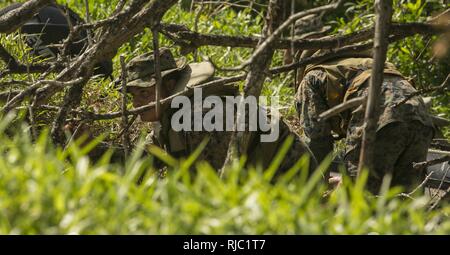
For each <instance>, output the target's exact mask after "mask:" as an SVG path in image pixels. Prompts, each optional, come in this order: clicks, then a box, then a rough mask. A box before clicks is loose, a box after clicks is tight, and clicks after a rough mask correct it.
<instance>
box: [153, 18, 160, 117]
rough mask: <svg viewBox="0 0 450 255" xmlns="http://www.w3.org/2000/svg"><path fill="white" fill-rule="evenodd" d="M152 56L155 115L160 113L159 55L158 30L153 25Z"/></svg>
mask: <svg viewBox="0 0 450 255" xmlns="http://www.w3.org/2000/svg"><path fill="white" fill-rule="evenodd" d="M152 32H153V56H154V59H155V66H154V68H155V72H154V73H155V80H156V108H155V111H156V116H159V115H160V114H161V83H162V78H161V58H160V55H159V32H158V28H157V27H155V28H154V29H153V30H152Z"/></svg>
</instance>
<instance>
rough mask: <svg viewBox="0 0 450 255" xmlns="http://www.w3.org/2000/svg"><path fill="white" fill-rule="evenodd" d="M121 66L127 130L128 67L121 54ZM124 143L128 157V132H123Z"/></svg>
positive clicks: (123, 124)
mask: <svg viewBox="0 0 450 255" xmlns="http://www.w3.org/2000/svg"><path fill="white" fill-rule="evenodd" d="M120 66H121V68H122V76H121V79H122V128H123V129H124V130H126V127H127V126H128V116H127V76H128V74H127V67H126V64H125V56H124V55H120ZM122 144H123V147H124V151H125V159H126V158H127V157H128V150H129V148H130V136H129V135H128V132H127V131H125V132H124V133H123V139H122Z"/></svg>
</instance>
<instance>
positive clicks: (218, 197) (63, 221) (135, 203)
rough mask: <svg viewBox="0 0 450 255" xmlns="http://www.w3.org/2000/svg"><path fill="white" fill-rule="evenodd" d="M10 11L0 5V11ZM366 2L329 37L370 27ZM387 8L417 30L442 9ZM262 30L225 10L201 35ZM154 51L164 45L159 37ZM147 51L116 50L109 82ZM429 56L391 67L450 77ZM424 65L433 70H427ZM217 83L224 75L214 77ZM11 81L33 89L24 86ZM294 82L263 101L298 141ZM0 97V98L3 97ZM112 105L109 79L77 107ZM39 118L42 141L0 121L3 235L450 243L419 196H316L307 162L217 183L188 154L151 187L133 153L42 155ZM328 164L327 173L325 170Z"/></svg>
mask: <svg viewBox="0 0 450 255" xmlns="http://www.w3.org/2000/svg"><path fill="white" fill-rule="evenodd" d="M10 2H12V1H6V2H5V1H3V2H1V3H0V7H2V6H5V5H7V4H9V3H10ZM369 2H370V1H359V4H358V5H354V7H353V9H351V8H349V11H347V12H346V13H345V15H344V17H345V18H344V19H338V18H337V17H329V19H330V20H329V22H330V24H332V25H333V26H334V27H335V33H349V32H351V31H354V30H356V29H359V28H361V27H365V26H368V25H369V24H370V22H371V16H370V15H367V14H368V13H369V12H370V8H368V6H369ZM417 2H421V1H416V3H417ZM67 3H68V5H69V6H70V7H71V8H73V9H74V10H75V11H77V12H78V13H80V14H83V13H84V5H83V3H84V1H81V0H76V1H75V0H71V1H67ZM116 3H117V0H112V1H108V0H100V1H90V9H91V12H92V17H93V19H94V20H98V19H102V18H105V17H107V16H108V14H109V13H111V12H112V10H113V9H114V7H115V4H116ZM395 4H396V15H394V18H395V19H397V20H398V21H421V20H423V19H425V16H427V15H429V13H431V12H433V11H434V9H439V8H441V9H442V8H443V5H442V4H441V5H440V4H439V2H438V1H428V2H427V4H425V2H421V3H420V4H419V7H418V8H416V6H413V5H412V4H410V1H395ZM422 6H424V7H423V8H422ZM178 7H179V6H175V7H174V8H172V9H171V10H170V11H169V12H168V13H167V15H166V16H165V18H164V21H165V22H173V23H178V24H185V25H187V26H188V27H190V28H193V27H194V21H195V16H196V13H195V12H187V11H182V10H180V9H179V8H178ZM421 8H422V11H420V9H421ZM427 8H429V9H430V10H428V9H427ZM408 15H409V16H408ZM261 22H262V21H261V19H259V18H257V17H256V18H255V17H253V16H251V15H250V13H249V12H248V11H244V12H240V13H236V12H235V11H233V10H232V9H230V8H227V9H225V10H223V11H221V12H218V13H214V14H211V12H209V14H207V13H206V12H205V14H203V15H200V16H199V22H198V31H199V32H204V33H215V34H219V33H224V34H230V35H254V34H258V33H259V32H260V27H261ZM430 39H433V38H430ZM0 40H1V43H2V44H3V45H4V46H5V47H6V48H7V49H8V50H10V51H11V52H12V53H13V54H14V55H15V56H16V57H17V58H18V59H20V60H21V61H22V62H24V63H26V62H30V61H32V57H31V56H29V55H28V54H27V53H26V52H27V50H26V46H25V44H23V43H22V41H21V37H20V35H19V34H18V33H16V34H11V35H8V36H3V35H1V36H0ZM430 43H432V42H430ZM161 44H162V45H163V46H168V47H172V46H173V43H172V42H171V41H169V40H167V39H164V38H163V39H162V42H161ZM151 45H152V42H151V33H150V32H149V31H146V32H145V33H143V34H141V35H138V36H136V37H135V38H134V39H133V40H132V41H130V42H129V43H127V44H125V45H123V46H122V47H121V49H120V50H119V53H118V54H117V56H116V57H115V58H114V76H115V77H118V75H119V72H120V71H119V70H120V68H119V66H120V65H119V62H118V61H119V58H118V56H119V55H120V54H124V55H125V56H126V59H127V60H130V59H131V58H133V57H135V56H137V55H138V54H140V53H144V52H147V51H150V50H151V48H152V46H151ZM402 48H404V49H402ZM173 49H174V52H175V54H176V55H177V56H180V55H179V49H178V48H177V47H176V46H173ZM408 49H409V53H408ZM424 49H425V50H424ZM422 51H423V53H422V54H421V58H420V59H421V60H423V62H422V61H416V59H417V57H418V54H419V53H420V52H422ZM250 53H251V51H250V50H249V49H230V48H220V47H202V48H201V49H199V51H198V52H197V55H198V59H201V58H202V57H206V56H207V57H209V58H211V59H212V60H213V61H214V62H215V63H216V64H218V65H219V66H222V67H233V66H237V65H238V64H239V63H240V62H241V61H242V60H244V59H246V58H248V57H249V55H250ZM432 55H433V52H432V51H431V50H429V48H427V47H426V43H423V41H422V39H421V38H419V37H414V38H412V39H410V40H407V41H406V42H405V43H404V44H398V45H397V44H396V45H391V48H390V51H389V56H388V57H389V60H390V61H393V62H394V63H395V64H397V66H398V67H399V68H400V69H401V71H402V72H404V73H405V74H406V75H410V76H418V77H420V79H421V81H422V82H421V83H420V84H419V85H418V86H422V87H426V86H427V85H437V84H438V82H439V81H441V80H443V78H442V76H445V75H446V73H448V66H450V65H446V64H445V63H448V62H445V61H448V59H441V60H440V59H434V60H430V59H432V58H431V57H432ZM187 57H188V59H189V61H193V60H194V57H193V55H192V54H189V55H188V56H187ZM282 57H283V53H282V52H277V53H276V57H275V58H274V61H273V65H274V66H275V65H281V64H282ZM433 61H434V62H433ZM1 65H3V63H0V68H3V66H1ZM428 66H432V69H431V71H430V69H429V68H427V67H428ZM217 75H219V76H227V75H230V73H223V72H217ZM13 78H14V79H27V80H30V81H31V80H32V79H33V76H32V75H30V76H28V75H25V76H24V75H21V76H13ZM8 79H9V78H4V79H3V80H8ZM292 80H293V77H292V74H284V75H281V76H276V77H271V78H270V79H268V80H267V82H266V83H265V86H264V89H263V94H264V95H267V96H270V95H276V96H279V97H280V99H281V100H280V104H281V105H280V106H281V112H282V114H283V115H284V116H285V118H286V119H287V120H288V122H289V123H291V124H292V125H293V126H294V127H295V129H296V130H298V131H299V132H301V130H300V127H299V126H298V121H297V117H296V116H295V110H294V105H293V96H294V93H295V91H294V88H293V87H292V86H291V83H292ZM8 89H9V88H8ZM4 90H5V89H4V88H0V91H4ZM60 98H61V97H60V96H59V97H58V96H57V97H55V98H54V102H52V104H55V105H56V104H57V103H58V102H59V100H61V99H60ZM449 98H450V94H448V93H447V94H443V95H438V96H436V99H435V101H434V107H433V111H434V112H435V113H436V114H440V115H442V116H445V117H447V118H449V117H450V108H449V105H448V99H449ZM119 99H120V95H119V93H118V91H116V90H114V89H112V84H111V81H110V80H96V81H91V82H90V83H89V84H88V86H87V88H86V91H85V95H84V98H83V104H82V107H83V108H85V109H88V110H91V111H96V112H99V113H101V112H110V111H116V110H118V109H119V107H120V101H119ZM129 107H130V108H131V105H129ZM21 114H22V115H24V113H21ZM37 114H38V115H37V123H38V125H39V128H40V129H41V130H42V134H41V135H40V136H39V137H38V138H37V139H36V140H35V141H34V142H32V140H33V139H32V138H31V137H30V132H29V131H30V130H29V127H27V126H23V125H22V123H20V122H16V123H10V122H9V121H8V120H7V119H5V120H3V121H1V122H0V123H1V124H0V141H1V143H0V154H1V155H4V156H2V157H0V197H1V199H0V233H5V234H6V233H26V234H36V233H46V234H53V233H63V234H65V233H80V234H93V233H97V234H106V233H122V234H125V233H153V234H174V233H177V234H179V233H193V234H194V233H195V234H200V233H201V234H219V233H221V234H270V233H277V234H293V233H296V234H344V233H345V234H367V233H379V234H391V233H395V234H419V233H420V234H449V233H450V224H449V221H448V217H449V213H450V206H449V205H448V203H446V204H443V205H442V206H441V207H440V208H439V209H436V210H433V211H431V212H430V211H428V208H429V207H430V204H429V199H428V198H427V197H425V196H422V194H420V192H417V193H415V194H412V198H406V197H405V196H401V195H399V194H400V193H401V190H399V189H398V188H393V189H391V190H387V189H386V190H385V191H384V192H383V194H382V195H381V196H379V197H373V196H370V195H369V194H367V193H365V191H364V190H363V185H364V178H363V179H362V180H361V182H359V183H356V184H354V185H352V184H349V183H348V182H346V184H345V185H344V186H343V187H341V188H340V189H339V190H338V191H337V192H334V193H332V194H331V195H329V196H327V197H324V196H323V195H324V193H325V191H326V186H325V185H323V184H321V183H320V182H319V178H318V176H315V178H313V180H311V181H308V182H306V180H305V176H304V173H305V172H306V171H304V169H307V159H302V160H301V161H300V162H299V163H298V165H297V166H295V167H294V168H293V169H292V170H291V171H290V172H289V173H288V174H286V175H285V176H284V177H282V178H281V179H279V180H277V181H272V170H273V169H276V165H273V166H272V167H271V168H269V169H266V170H263V169H244V168H243V167H242V164H240V163H239V162H236V164H235V166H234V167H231V168H230V169H228V173H229V176H228V177H227V178H226V179H224V180H220V179H219V178H218V177H217V174H216V170H214V169H212V168H211V167H210V166H209V165H207V164H206V163H199V164H197V165H196V166H195V168H196V169H197V171H195V172H196V173H195V174H193V173H191V172H189V171H187V169H189V167H190V166H191V164H192V162H193V159H194V157H195V155H194V156H193V157H191V158H189V159H185V160H181V161H178V160H175V159H172V158H168V157H167V156H164V155H163V154H161V153H158V152H155V154H156V157H159V158H162V159H163V160H165V161H166V162H167V163H168V164H169V165H170V166H171V167H169V169H168V171H167V177H166V178H165V179H163V180H160V179H158V176H157V173H156V172H155V170H154V169H151V167H150V161H151V160H153V157H148V158H146V159H141V158H140V157H139V155H140V152H139V150H137V151H136V152H135V153H134V154H133V156H132V157H130V158H129V160H128V162H127V164H126V166H125V167H124V166H122V165H117V164H113V163H111V162H110V161H111V160H110V154H106V155H105V156H104V157H103V159H102V160H100V161H99V162H97V163H92V162H90V161H89V159H88V158H87V157H86V156H85V154H86V153H87V151H88V150H89V148H91V147H92V146H87V147H84V148H82V149H80V148H78V147H77V146H76V145H72V146H70V147H68V148H66V149H65V150H61V149H59V150H56V149H54V148H53V147H52V146H50V142H49V139H48V137H47V132H46V131H45V130H46V127H48V123H50V122H51V120H52V118H53V117H54V113H53V112H49V111H42V112H38V113H37ZM11 125H14V129H13V130H14V132H11V131H9V132H8V133H5V132H4V131H5V130H6V127H7V126H9V128H8V130H12V128H11ZM87 127H88V130H89V133H91V137H92V138H94V137H102V136H103V137H104V139H105V140H106V141H108V142H110V143H120V140H119V139H118V138H117V133H118V131H119V130H120V120H111V121H101V122H95V123H87ZM150 129H151V127H150V126H149V125H148V124H145V123H143V122H141V121H140V120H137V121H136V123H135V124H134V125H133V127H132V130H131V132H132V139H133V142H134V144H135V145H137V148H139V147H140V146H138V145H139V144H138V141H139V137H140V135H141V134H143V135H145V134H146V133H148V131H149V130H150ZM448 134H449V133H448V129H447V135H448ZM91 145H92V144H91ZM200 149H201V148H200ZM198 153H200V151H199V152H198ZM280 156H282V155H280ZM241 163H242V162H241ZM328 163H329V161H328V162H324V163H323V165H322V168H324V167H326V166H327V164H328ZM144 172H145V173H146V174H145V177H144V178H143V181H142V184H141V185H139V186H138V185H136V184H135V183H136V180H137V179H138V178H139V177H141V176H142V175H143V173H144ZM302 173H303V174H302Z"/></svg>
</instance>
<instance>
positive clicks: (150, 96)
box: [128, 86, 159, 122]
mask: <svg viewBox="0 0 450 255" xmlns="http://www.w3.org/2000/svg"><path fill="white" fill-rule="evenodd" d="M128 92H129V93H130V94H131V95H132V96H133V106H134V107H135V108H136V107H140V106H144V105H148V104H149V103H150V102H153V101H155V99H156V91H155V86H153V87H151V88H140V87H130V88H128ZM139 116H140V117H141V120H142V121H147V122H153V121H158V120H159V116H157V114H156V109H155V107H153V108H152V109H150V110H148V111H146V112H143V113H141V114H139Z"/></svg>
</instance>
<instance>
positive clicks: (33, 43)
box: [0, 3, 112, 76]
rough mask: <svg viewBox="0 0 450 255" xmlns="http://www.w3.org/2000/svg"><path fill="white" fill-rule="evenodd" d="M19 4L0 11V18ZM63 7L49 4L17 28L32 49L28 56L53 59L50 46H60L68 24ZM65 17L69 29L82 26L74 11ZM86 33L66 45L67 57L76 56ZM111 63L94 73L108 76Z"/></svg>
mask: <svg viewBox="0 0 450 255" xmlns="http://www.w3.org/2000/svg"><path fill="white" fill-rule="evenodd" d="M21 5H22V4H21V3H16V4H12V5H10V6H8V7H6V8H4V9H1V10H0V16H3V15H4V14H6V13H8V12H9V11H11V10H14V9H16V8H19V7H20V6H21ZM64 9H65V7H64V6H61V5H56V4H50V5H47V6H45V7H44V8H42V9H41V10H40V11H39V13H37V14H36V15H35V16H34V17H33V18H31V19H30V20H28V21H27V22H26V23H25V24H24V25H23V26H22V27H21V28H20V31H21V33H23V34H25V35H26V43H27V44H28V45H29V46H30V47H31V48H32V52H31V53H32V54H34V55H37V56H41V57H44V58H53V59H54V58H56V56H57V54H58V49H57V48H56V47H54V46H50V45H54V44H58V43H61V42H62V41H63V40H64V39H65V38H67V36H68V35H69V33H70V28H69V23H68V21H67V18H66V16H65V14H64V13H63V10H64ZM67 13H68V17H69V19H70V22H71V23H72V25H73V26H76V25H79V24H83V23H85V22H84V20H83V19H82V18H81V17H80V16H79V15H78V14H77V13H75V12H74V11H72V10H70V9H68V10H67ZM86 43H87V30H82V31H81V32H80V33H79V35H78V37H77V38H74V40H73V43H71V44H70V45H69V48H68V50H69V54H71V55H78V54H80V53H81V52H82V51H83V50H84V47H85V46H86ZM111 73H112V61H111V60H107V61H102V62H100V63H98V64H97V65H96V67H95V74H102V75H104V76H111Z"/></svg>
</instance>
